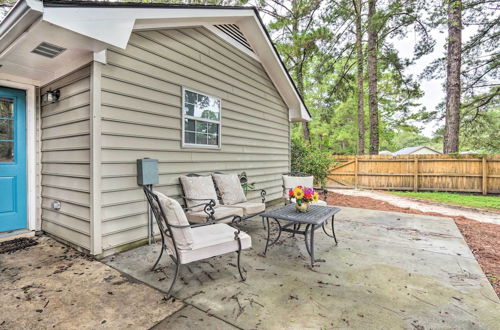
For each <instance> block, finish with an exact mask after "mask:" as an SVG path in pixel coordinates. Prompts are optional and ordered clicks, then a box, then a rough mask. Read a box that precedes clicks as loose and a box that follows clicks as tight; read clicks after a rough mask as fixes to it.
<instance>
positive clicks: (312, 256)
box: [310, 225, 314, 268]
mask: <svg viewBox="0 0 500 330" xmlns="http://www.w3.org/2000/svg"><path fill="white" fill-rule="evenodd" d="M310 254H311V268H313V267H314V225H311V253H310Z"/></svg>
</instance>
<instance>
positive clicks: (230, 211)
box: [186, 206, 243, 223]
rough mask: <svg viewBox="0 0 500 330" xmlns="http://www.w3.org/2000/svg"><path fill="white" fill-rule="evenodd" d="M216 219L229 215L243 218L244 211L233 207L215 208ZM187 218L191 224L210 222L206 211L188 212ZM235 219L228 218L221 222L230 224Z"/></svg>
mask: <svg viewBox="0 0 500 330" xmlns="http://www.w3.org/2000/svg"><path fill="white" fill-rule="evenodd" d="M214 211H215V213H214V218H215V219H220V218H224V217H226V216H229V215H239V216H240V217H242V216H243V209H242V208H233V207H226V206H218V207H215V208H214ZM186 216H187V218H188V220H189V222H191V223H204V222H207V221H208V215H207V214H206V213H205V211H196V212H195V211H189V212H186ZM232 220H233V218H227V219H224V220H222V221H221V223H228V222H231V221H232Z"/></svg>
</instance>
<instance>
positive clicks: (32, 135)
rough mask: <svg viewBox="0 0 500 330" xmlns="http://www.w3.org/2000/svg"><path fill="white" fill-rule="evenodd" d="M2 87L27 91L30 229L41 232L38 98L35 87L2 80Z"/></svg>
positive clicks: (27, 180)
mask: <svg viewBox="0 0 500 330" xmlns="http://www.w3.org/2000/svg"><path fill="white" fill-rule="evenodd" d="M0 86H2V87H10V88H16V89H21V90H25V91H26V172H27V173H26V174H27V177H26V185H27V187H26V192H27V196H26V197H27V200H26V202H27V203H26V206H27V208H28V209H27V210H26V211H27V215H28V229H29V230H40V228H41V224H40V222H39V221H37V214H36V210H37V195H36V193H37V191H36V188H37V185H36V178H37V175H36V174H37V173H36V162H37V155H38V153H37V149H36V124H37V122H36V97H35V86H33V85H28V84H24V83H19V82H15V81H11V80H4V79H0Z"/></svg>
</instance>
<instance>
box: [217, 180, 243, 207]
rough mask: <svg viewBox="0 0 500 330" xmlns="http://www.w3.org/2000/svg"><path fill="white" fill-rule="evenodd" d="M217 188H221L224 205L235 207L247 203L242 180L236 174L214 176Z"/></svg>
mask: <svg viewBox="0 0 500 330" xmlns="http://www.w3.org/2000/svg"><path fill="white" fill-rule="evenodd" d="M212 177H213V178H214V181H215V184H216V185H217V188H219V191H220V194H221V199H222V203H223V204H224V205H234V204H238V203H244V202H246V201H247V198H246V196H245V192H244V191H243V187H242V186H241V183H240V179H239V178H238V175H236V174H216V173H214V174H212Z"/></svg>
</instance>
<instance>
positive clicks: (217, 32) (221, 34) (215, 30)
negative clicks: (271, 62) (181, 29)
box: [204, 24, 260, 62]
mask: <svg viewBox="0 0 500 330" xmlns="http://www.w3.org/2000/svg"><path fill="white" fill-rule="evenodd" d="M204 27H205V28H206V29H207V30H209V31H210V32H212V33H213V34H215V35H217V36H218V37H219V38H221V39H223V40H224V41H225V42H227V43H229V44H231V46H233V47H236V48H238V49H239V50H240V51H242V52H243V53H245V54H246V55H248V56H250V57H251V58H253V59H254V60H256V61H259V62H260V59H259V57H258V56H257V55H255V53H254V52H252V51H251V50H250V49H248V48H246V47H243V46H242V45H241V44H239V43H237V42H236V41H235V40H234V39H233V38H231V37H230V36H228V35H227V34H225V33H224V32H222V31H221V30H219V29H218V28H216V27H215V26H213V25H212V24H205V25H204Z"/></svg>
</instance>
